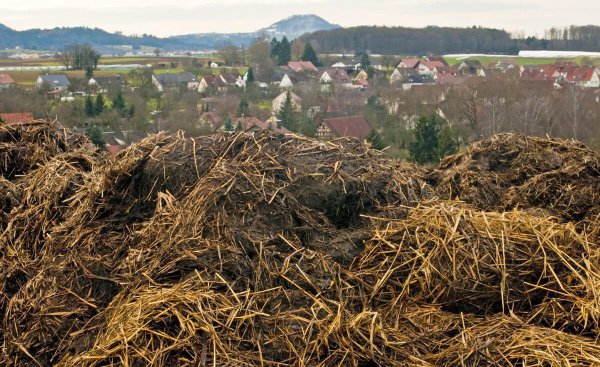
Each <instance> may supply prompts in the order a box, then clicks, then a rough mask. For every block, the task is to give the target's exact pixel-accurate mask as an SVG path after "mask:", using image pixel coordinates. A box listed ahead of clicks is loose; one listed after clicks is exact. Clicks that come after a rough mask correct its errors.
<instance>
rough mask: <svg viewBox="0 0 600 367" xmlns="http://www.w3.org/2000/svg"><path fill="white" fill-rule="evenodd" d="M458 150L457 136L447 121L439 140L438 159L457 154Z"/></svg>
mask: <svg viewBox="0 0 600 367" xmlns="http://www.w3.org/2000/svg"><path fill="white" fill-rule="evenodd" d="M457 152H458V143H457V141H456V136H455V135H454V134H453V133H452V130H451V129H450V125H449V124H448V123H447V122H445V123H444V124H443V126H442V128H441V130H440V137H439V141H438V149H437V155H438V159H440V160H441V159H442V158H444V157H445V156H447V155H451V154H455V153H457Z"/></svg>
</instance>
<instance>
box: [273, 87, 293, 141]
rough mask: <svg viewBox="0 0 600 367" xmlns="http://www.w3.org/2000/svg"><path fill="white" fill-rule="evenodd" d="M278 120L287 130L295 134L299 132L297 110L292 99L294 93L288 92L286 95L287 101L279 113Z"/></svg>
mask: <svg viewBox="0 0 600 367" xmlns="http://www.w3.org/2000/svg"><path fill="white" fill-rule="evenodd" d="M277 118H278V119H279V120H280V121H281V125H282V126H283V127H285V128H286V129H288V130H290V131H293V132H297V131H298V126H297V121H296V109H295V107H294V100H293V99H292V93H291V92H290V91H288V92H287V93H286V95H285V101H284V102H283V104H282V106H281V108H280V109H279V112H278V113H277Z"/></svg>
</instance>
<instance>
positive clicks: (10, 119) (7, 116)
mask: <svg viewBox="0 0 600 367" xmlns="http://www.w3.org/2000/svg"><path fill="white" fill-rule="evenodd" d="M0 118H1V119H2V120H4V123H5V124H6V125H18V124H29V123H31V122H33V121H34V120H33V114H31V113H29V112H25V113H0Z"/></svg>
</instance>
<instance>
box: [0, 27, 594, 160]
mask: <svg viewBox="0 0 600 367" xmlns="http://www.w3.org/2000/svg"><path fill="white" fill-rule="evenodd" d="M24 59H25V60H24ZM111 64H113V65H115V67H114V68H104V69H100V68H99V67H98V66H99V65H105V66H107V65H111ZM128 64H129V65H128ZM2 65H9V66H13V68H12V69H11V68H7V69H8V71H2V72H1V74H0V90H2V91H3V92H0V112H1V113H0V119H1V121H3V123H6V124H19V123H26V122H31V121H32V120H58V121H60V122H61V123H62V124H63V125H65V126H68V127H71V128H74V129H76V130H80V131H82V132H85V133H86V134H87V135H88V136H90V137H91V138H92V141H94V143H96V144H97V145H98V146H101V147H105V148H106V149H107V150H108V151H110V152H113V153H116V152H118V151H120V150H122V149H123V148H125V147H126V146H128V145H130V144H131V143H133V142H136V141H139V140H140V139H142V138H143V137H145V136H146V135H147V133H149V132H154V131H161V130H167V131H171V132H176V131H179V130H183V131H185V132H186V134H187V135H191V136H198V135H208V134H212V133H214V132H219V131H256V130H265V129H269V130H272V131H275V132H279V133H290V132H293V133H298V134H303V135H306V136H310V137H317V138H319V139H324V140H326V139H333V138H339V137H355V138H357V139H359V140H363V141H364V140H366V141H368V142H370V143H371V144H372V145H373V146H374V147H376V148H378V149H387V151H388V152H389V153H390V154H391V155H392V156H395V157H398V158H405V157H406V156H407V149H408V147H409V145H410V144H411V142H413V141H414V139H415V126H416V125H417V123H418V121H419V119H420V118H422V117H423V116H431V115H435V116H437V117H439V119H437V121H439V122H438V124H439V126H438V130H439V131H440V132H441V133H443V132H444V131H445V132H446V134H448V136H447V137H445V138H446V139H449V140H450V141H451V142H452V145H454V146H460V145H463V144H467V143H469V142H471V141H473V140H478V139H481V138H482V137H486V136H490V135H493V134H496V133H499V132H503V131H514V132H522V133H525V134H529V135H540V136H544V135H552V136H559V137H567V138H571V137H573V138H578V139H581V140H583V141H585V142H586V143H588V144H591V145H595V146H600V141H599V138H600V135H599V132H600V127H599V126H598V124H597V121H598V117H599V116H600V93H599V91H600V76H599V71H600V70H599V69H598V67H597V66H595V65H594V61H593V60H591V59H586V58H578V59H569V60H566V59H564V60H563V59H560V60H553V59H547V60H539V59H519V58H501V57H483V56H482V57H446V58H445V57H443V56H433V55H428V56H426V55H422V56H410V57H400V56H390V55H370V54H369V52H368V51H363V52H354V54H352V55H319V54H318V45H315V46H313V44H311V43H306V44H303V43H302V42H300V41H294V42H289V41H288V40H287V39H286V38H284V39H283V40H281V41H277V40H276V39H273V40H271V41H269V40H266V39H258V40H256V41H255V42H254V43H253V44H252V45H251V46H250V47H248V48H247V49H246V48H238V47H234V46H224V47H222V48H221V49H219V50H218V51H217V52H216V53H215V54H213V55H209V56H208V57H207V56H204V57H198V56H194V55H191V54H183V55H165V54H162V53H161V51H160V50H159V49H157V50H154V52H153V55H152V56H144V57H128V56H125V57H118V58H117V57H113V58H111V57H108V56H102V57H101V56H100V54H99V53H97V52H96V51H95V50H93V49H92V48H91V47H90V46H87V45H72V46H69V47H66V48H65V49H64V50H63V51H62V52H60V53H58V54H53V55H48V56H47V57H46V58H39V56H38V57H36V58H35V59H28V58H27V57H25V56H23V57H21V60H19V61H15V58H14V57H13V58H12V59H10V60H4V61H2V62H1V63H0V67H1V66H2ZM15 65H20V66H21V68H20V69H18V68H15V67H14V66H15ZM31 65H33V66H36V65H37V66H39V65H42V67H41V68H40V67H38V68H37V69H41V70H30V69H33V67H30V66H31ZM43 65H54V66H60V69H63V71H52V70H51V67H49V66H48V69H46V70H43ZM0 70H3V69H2V68H0Z"/></svg>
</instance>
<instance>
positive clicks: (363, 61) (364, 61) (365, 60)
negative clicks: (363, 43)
mask: <svg viewBox="0 0 600 367" xmlns="http://www.w3.org/2000/svg"><path fill="white" fill-rule="evenodd" d="M360 66H361V67H362V68H363V69H368V68H369V66H371V59H369V54H368V53H367V52H366V51H365V52H362V53H361V55H360Z"/></svg>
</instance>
